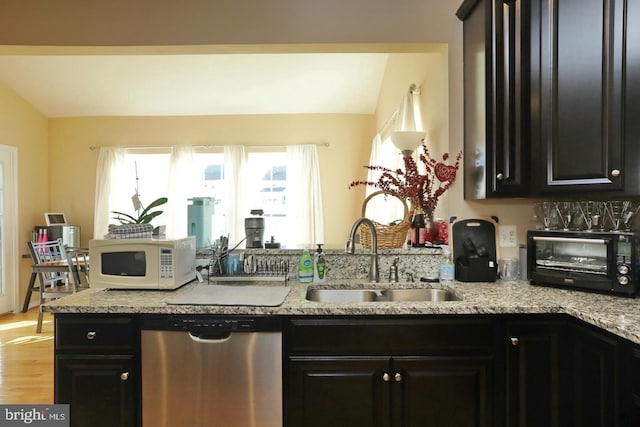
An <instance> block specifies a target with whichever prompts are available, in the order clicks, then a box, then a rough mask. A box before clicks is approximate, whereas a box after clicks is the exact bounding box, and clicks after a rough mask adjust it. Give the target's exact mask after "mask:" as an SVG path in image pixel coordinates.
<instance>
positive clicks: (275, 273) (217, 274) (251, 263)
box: [208, 237, 289, 283]
mask: <svg viewBox="0 0 640 427" xmlns="http://www.w3.org/2000/svg"><path fill="white" fill-rule="evenodd" d="M240 243H242V241H240ZM240 243H238V244H237V245H236V246H234V247H233V248H232V249H231V250H229V249H228V239H227V238H225V237H221V238H220V241H219V243H218V244H214V245H213V246H212V251H213V253H212V256H211V262H210V264H209V276H208V280H209V283H211V282H247V281H249V282H257V281H269V282H276V281H277V282H280V281H282V282H284V281H286V280H287V279H288V277H289V259H288V258H287V257H286V256H281V257H278V256H271V255H268V256H259V255H254V254H246V253H240V254H239V255H240V273H239V274H234V275H226V274H225V273H226V271H225V270H226V264H227V262H226V261H227V257H228V255H229V254H230V253H231V252H233V250H235V249H236V248H237V247H238V246H239V245H240Z"/></svg>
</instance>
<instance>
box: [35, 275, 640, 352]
mask: <svg viewBox="0 0 640 427" xmlns="http://www.w3.org/2000/svg"><path fill="white" fill-rule="evenodd" d="M225 284H227V285H228V283H225ZM252 284H254V285H255V284H256V283H252ZM264 285H265V286H266V285H271V286H273V285H274V283H264ZM288 285H289V286H291V291H290V292H289V295H288V296H287V297H286V299H285V301H284V303H283V304H282V305H280V306H277V307H262V306H218V305H169V304H167V301H169V300H171V299H173V298H175V297H176V296H178V295H180V294H182V293H184V292H190V291H192V290H193V288H194V287H198V286H210V285H207V284H198V283H192V284H187V285H185V286H183V287H182V288H180V289H177V290H175V291H153V290H135V291H134V290H99V289H89V290H85V291H82V292H79V293H76V294H73V295H69V296H66V297H64V298H60V299H58V300H54V301H51V302H49V303H47V304H46V308H45V309H46V310H47V311H50V312H52V313H87V314H88V313H102V314H104V313H109V314H117V313H140V314H143V313H144V314H246V315H256V314H269V315H408V314H410V315H430V314H537V313H556V314H569V315H571V316H573V317H576V318H578V319H581V320H584V321H585V322H587V323H590V324H592V325H595V326H598V327H600V328H602V329H604V330H606V331H609V332H612V333H614V334H616V335H618V336H620V337H622V338H625V339H628V340H630V341H632V342H634V343H636V344H640V298H636V299H633V298H624V297H617V296H609V295H600V294H594V293H587V292H580V291H575V290H564V289H556V288H546V287H540V286H532V285H530V284H529V283H528V282H525V281H511V282H503V281H498V282H495V283H463V282H456V281H453V282H445V283H440V284H438V283H436V284H433V285H432V284H429V283H423V282H402V283H398V284H389V283H381V284H378V285H372V284H363V281H362V280H335V281H333V282H331V283H327V284H323V285H310V286H317V287H327V288H336V287H367V288H369V287H382V288H386V287H390V286H393V287H398V288H404V287H424V288H429V287H442V288H448V289H451V290H453V291H454V292H455V293H456V294H457V295H458V296H459V297H461V300H460V301H447V302H364V303H318V302H312V301H307V300H306V299H305V294H306V291H307V288H308V286H309V285H306V284H301V283H298V282H296V281H291V282H288Z"/></svg>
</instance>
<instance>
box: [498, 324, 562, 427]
mask: <svg viewBox="0 0 640 427" xmlns="http://www.w3.org/2000/svg"><path fill="white" fill-rule="evenodd" d="M564 330H565V326H564V323H563V322H556V321H547V320H526V319H522V320H516V321H508V322H507V335H506V340H505V344H506V349H507V366H506V369H507V382H506V387H507V393H506V395H507V425H508V426H513V427H515V426H519V427H525V426H531V427H533V426H548V427H553V426H557V427H564V426H567V425H570V424H569V421H570V419H571V418H570V416H571V412H572V411H571V406H570V404H571V402H570V399H569V395H568V393H567V392H568V391H569V390H565V389H564V388H566V387H567V386H568V384H567V383H566V382H565V383H563V381H562V378H563V376H564V375H565V374H566V373H568V371H567V370H566V367H565V369H563V364H564V363H566V362H565V360H566V359H564V357H563V355H564V354H567V351H568V348H569V347H568V345H567V344H568V343H567V341H566V337H565V332H564Z"/></svg>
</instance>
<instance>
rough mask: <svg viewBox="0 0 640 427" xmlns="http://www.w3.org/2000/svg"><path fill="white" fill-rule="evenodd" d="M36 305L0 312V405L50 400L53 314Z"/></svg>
mask: <svg viewBox="0 0 640 427" xmlns="http://www.w3.org/2000/svg"><path fill="white" fill-rule="evenodd" d="M37 320H38V308H37V307H36V308H33V309H31V310H29V311H28V312H27V313H18V314H4V315H0V404H8V403H15V404H48V403H53V316H52V315H51V314H50V313H45V315H44V324H43V326H42V333H40V334H36V322H37Z"/></svg>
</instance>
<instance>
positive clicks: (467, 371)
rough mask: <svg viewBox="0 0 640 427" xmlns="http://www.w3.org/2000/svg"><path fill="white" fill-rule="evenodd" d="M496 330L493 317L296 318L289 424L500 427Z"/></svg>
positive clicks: (290, 348) (289, 337) (288, 342)
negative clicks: (495, 354)
mask: <svg viewBox="0 0 640 427" xmlns="http://www.w3.org/2000/svg"><path fill="white" fill-rule="evenodd" d="M494 326H495V325H494V320H493V318H491V317H489V316H487V317H484V318H482V319H480V318H472V317H464V316H449V317H438V316H432V317H424V318H402V317H398V318H390V317H376V318H371V319H368V320H367V319H363V318H338V317H335V318H321V319H320V318H319V319H315V320H314V319H309V318H304V319H293V320H291V321H290V322H289V323H288V324H287V326H285V365H286V366H285V372H288V375H286V376H285V378H286V380H285V387H284V388H285V414H286V421H285V425H286V426H288V427H328V426H336V427H355V426H367V427H368V426H374V427H386V426H390V427H401V426H402V427H429V426H434V427H436V426H437V427H448V426H451V427H460V426H469V427H476V426H477V427H489V426H491V427H493V426H496V423H495V422H494V418H493V417H494V416H496V415H497V414H496V411H495V410H494V409H493V406H492V405H493V403H494V402H495V399H496V390H495V388H494V387H495V382H494V380H493V379H494V364H495V360H494V336H495V334H494ZM363 337H368V338H370V339H368V338H367V339H364V338H363ZM497 395H498V396H499V395H500V394H499V393H498V394H497ZM498 425H499V423H498Z"/></svg>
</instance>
